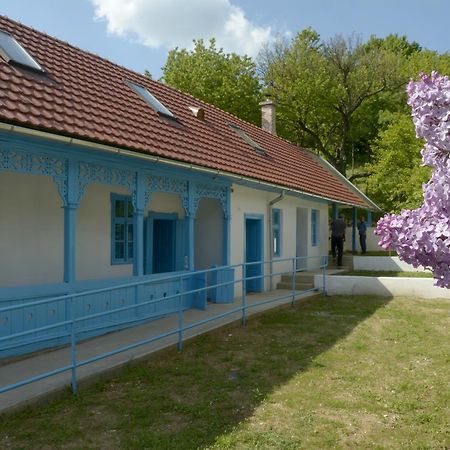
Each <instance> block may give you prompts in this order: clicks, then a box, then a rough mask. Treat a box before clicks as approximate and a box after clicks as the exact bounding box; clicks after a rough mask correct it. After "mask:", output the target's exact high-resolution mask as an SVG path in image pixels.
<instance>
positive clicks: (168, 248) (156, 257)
mask: <svg viewBox="0 0 450 450" xmlns="http://www.w3.org/2000/svg"><path fill="white" fill-rule="evenodd" d="M175 224H176V221H175V220H174V219H156V218H155V219H153V258H152V259H153V261H152V263H153V264H152V268H153V273H163V272H173V271H174V270H175Z"/></svg>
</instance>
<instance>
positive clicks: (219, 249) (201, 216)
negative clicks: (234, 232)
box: [194, 198, 224, 270]
mask: <svg viewBox="0 0 450 450" xmlns="http://www.w3.org/2000/svg"><path fill="white" fill-rule="evenodd" d="M223 242H224V239H223V209H222V205H221V204H220V202H219V201H218V200H215V199H210V198H202V199H201V200H200V203H199V206H198V209H197V215H196V217H195V256H194V257H195V259H194V262H195V268H196V270H202V269H209V268H210V267H212V266H214V265H218V266H221V265H222V264H223Z"/></svg>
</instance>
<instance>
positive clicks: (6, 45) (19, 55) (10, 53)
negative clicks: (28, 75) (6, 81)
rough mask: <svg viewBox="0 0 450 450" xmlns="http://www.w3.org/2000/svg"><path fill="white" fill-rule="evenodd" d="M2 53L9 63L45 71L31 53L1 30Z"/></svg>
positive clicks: (0, 50) (0, 52) (0, 46)
mask: <svg viewBox="0 0 450 450" xmlns="http://www.w3.org/2000/svg"><path fill="white" fill-rule="evenodd" d="M0 54H1V56H2V57H3V58H4V59H5V60H6V62H7V63H13V64H17V65H19V66H22V67H27V68H29V69H33V70H37V71H38V72H45V70H44V69H43V68H42V67H41V66H40V65H39V64H38V63H37V62H36V61H35V60H34V59H33V58H32V57H31V56H30V54H29V53H28V52H27V51H26V50H25V49H24V48H23V47H22V46H21V45H20V44H19V43H18V42H17V41H16V40H15V39H14V37H13V36H12V35H10V34H9V33H7V32H6V31H1V30H0Z"/></svg>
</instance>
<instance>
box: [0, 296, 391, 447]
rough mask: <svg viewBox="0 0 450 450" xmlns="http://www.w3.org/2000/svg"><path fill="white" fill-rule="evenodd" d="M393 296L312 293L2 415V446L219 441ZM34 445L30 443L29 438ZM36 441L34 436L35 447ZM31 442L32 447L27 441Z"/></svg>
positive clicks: (200, 443)
mask: <svg viewBox="0 0 450 450" xmlns="http://www.w3.org/2000/svg"><path fill="white" fill-rule="evenodd" d="M389 300H390V299H389V298H380V297H332V298H322V297H312V298H309V299H307V300H303V301H302V302H301V303H299V304H297V305H296V307H295V308H293V309H286V310H281V311H276V312H267V313H265V314H264V315H261V316H259V317H256V318H251V319H250V320H249V322H248V324H247V325H246V326H245V327H242V326H236V327H232V328H230V327H228V328H224V329H221V330H218V331H215V332H211V333H208V334H206V335H203V336H200V337H197V338H195V339H193V340H191V341H189V342H187V343H186V344H185V348H184V350H183V352H181V353H178V352H177V351H176V350H174V349H169V350H167V351H164V352H161V353H158V354H155V355H153V356H152V357H150V358H149V359H148V360H147V361H146V362H143V363H140V364H138V365H135V366H130V367H127V368H126V369H125V370H124V371H123V372H122V373H121V374H120V375H119V376H116V377H114V378H111V379H109V380H107V381H103V382H99V383H97V384H96V385H95V386H92V387H90V388H87V389H84V390H82V391H81V392H80V394H79V395H78V396H76V397H73V396H71V395H70V394H68V393H67V394H65V395H63V396H61V398H59V399H57V400H54V401H53V402H51V403H50V404H48V405H45V406H41V407H35V408H29V409H26V410H24V411H22V412H20V413H17V414H15V415H12V416H7V417H4V418H3V422H2V424H1V425H0V436H7V439H6V440H5V438H1V437H0V445H1V446H2V448H22V447H23V448H31V447H32V448H65V447H70V448H96V449H97V448H108V449H113V448H126V449H143V448H149V449H177V450H178V449H194V448H205V447H208V446H210V445H213V444H214V442H215V441H216V439H217V437H219V436H221V435H223V434H225V433H228V432H230V431H231V430H232V429H233V428H234V427H236V426H237V425H238V424H239V423H241V422H242V421H243V420H245V419H246V418H249V417H251V416H252V414H253V412H254V410H255V408H257V407H258V406H259V405H260V404H261V402H262V401H263V400H264V399H266V398H267V397H268V396H269V395H270V394H271V393H272V392H273V391H274V390H276V389H277V388H278V387H280V386H281V385H283V384H284V383H286V382H287V381H288V380H290V379H291V378H292V377H293V376H295V375H296V374H298V373H300V372H302V371H306V370H308V368H309V367H311V366H314V364H315V361H314V360H315V358H316V357H317V356H318V355H320V354H321V353H322V352H325V351H326V350H328V349H329V348H331V347H332V346H333V345H335V344H336V343H337V342H338V341H339V340H341V339H343V338H345V337H346V335H348V334H349V333H350V332H351V331H352V330H353V328H354V327H355V326H357V325H358V324H359V323H361V322H362V321H364V320H365V319H367V318H368V317H370V316H371V315H372V314H373V313H374V312H375V311H376V310H377V309H378V308H381V307H384V306H385V305H386V304H387V303H388V302H389ZM27 443H28V444H27ZM31 443H33V445H32V446H30V445H31ZM27 445H29V446H30V447H27Z"/></svg>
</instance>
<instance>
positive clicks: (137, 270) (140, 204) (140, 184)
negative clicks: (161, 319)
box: [133, 172, 147, 276]
mask: <svg viewBox="0 0 450 450" xmlns="http://www.w3.org/2000/svg"><path fill="white" fill-rule="evenodd" d="M146 206H147V205H146V201H145V189H144V177H143V176H142V173H141V172H138V173H137V177H136V187H135V198H134V204H133V207H134V216H133V219H134V221H133V223H134V239H133V240H134V249H133V253H134V259H133V275H134V276H141V275H143V274H144V210H145V208H146Z"/></svg>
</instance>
